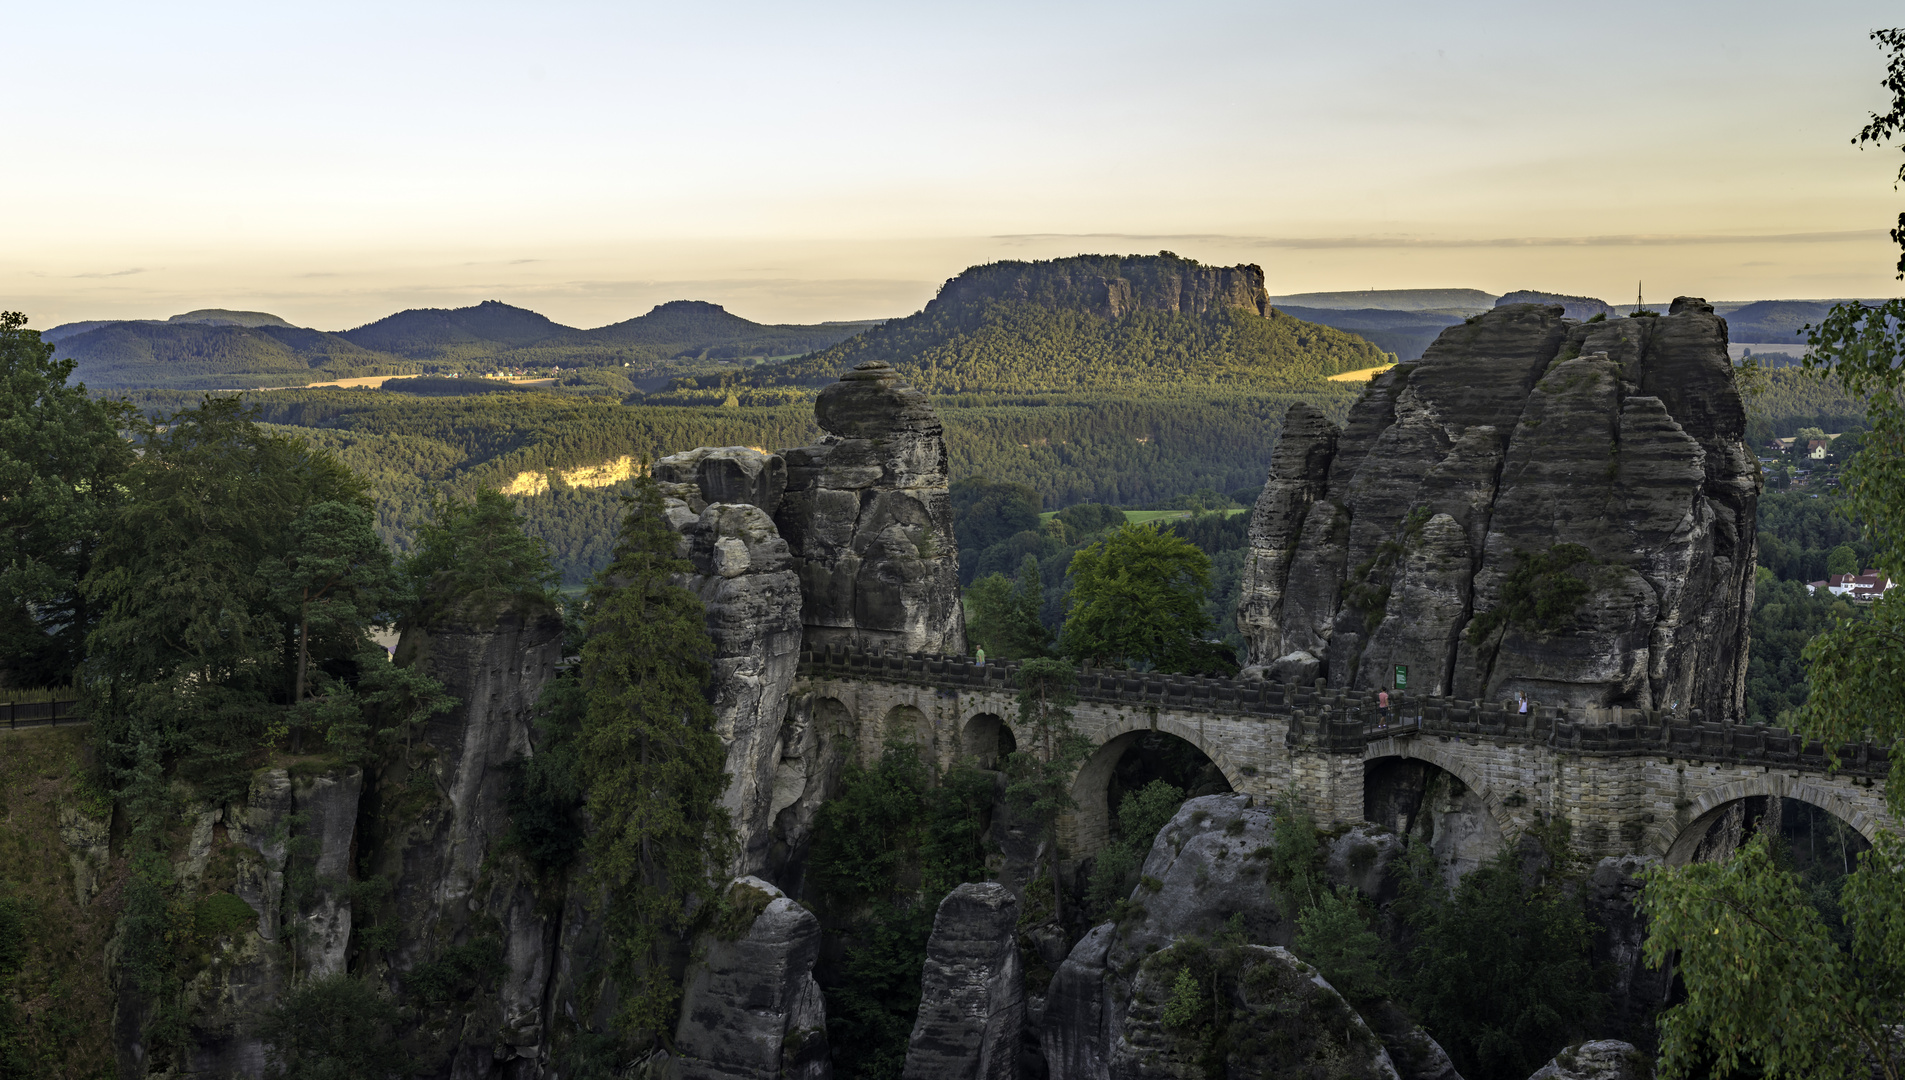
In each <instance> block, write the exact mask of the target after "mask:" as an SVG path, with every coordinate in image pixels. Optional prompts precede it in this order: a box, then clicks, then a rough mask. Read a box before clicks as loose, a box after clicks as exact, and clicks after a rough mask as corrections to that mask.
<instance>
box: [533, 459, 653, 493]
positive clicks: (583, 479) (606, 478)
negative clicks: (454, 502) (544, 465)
mask: <svg viewBox="0 0 1905 1080" xmlns="http://www.w3.org/2000/svg"><path fill="white" fill-rule="evenodd" d="M553 471H554V472H555V473H556V475H558V476H560V477H562V482H563V483H565V484H567V485H569V486H570V487H580V488H597V487H608V486H609V485H610V484H619V483H621V482H622V481H624V480H627V479H630V478H632V477H633V476H634V475H635V473H636V465H635V458H634V456H633V455H630V454H623V455H622V456H621V457H619V458H616V459H615V460H614V461H605V462H603V463H602V464H600V465H578V466H577V467H575V468H573V469H559V470H553ZM548 490H549V473H548V472H519V473H517V474H516V478H515V479H514V480H511V481H510V482H509V484H508V486H506V487H504V488H503V494H505V495H541V494H543V493H544V492H546V491H548Z"/></svg>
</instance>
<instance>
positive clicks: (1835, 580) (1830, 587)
mask: <svg viewBox="0 0 1905 1080" xmlns="http://www.w3.org/2000/svg"><path fill="white" fill-rule="evenodd" d="M1891 587H1892V579H1891V578H1888V577H1885V576H1884V575H1882V574H1880V573H1879V572H1878V571H1877V570H1867V571H1866V572H1865V573H1863V574H1833V575H1831V576H1830V577H1828V578H1826V580H1824V581H1812V582H1808V583H1807V584H1806V591H1807V592H1810V593H1817V592H1818V591H1819V590H1820V589H1824V590H1826V591H1827V592H1829V593H1831V594H1832V595H1834V596H1843V597H1846V598H1847V599H1849V600H1851V601H1853V602H1854V603H1859V604H1869V603H1871V602H1873V601H1874V600H1877V599H1878V598H1879V597H1881V596H1884V595H1885V593H1886V591H1887V590H1889V589H1891Z"/></svg>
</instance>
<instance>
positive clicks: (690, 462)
mask: <svg viewBox="0 0 1905 1080" xmlns="http://www.w3.org/2000/svg"><path fill="white" fill-rule="evenodd" d="M655 479H656V480H658V481H660V482H662V483H664V484H692V485H694V487H695V489H696V490H697V491H699V492H700V494H701V501H702V502H708V503H747V504H748V505H750V506H758V507H760V508H761V509H762V510H765V511H767V513H768V514H769V515H772V514H773V513H774V508H775V507H777V506H779V505H780V501H781V494H782V493H783V492H785V491H786V490H787V459H785V458H783V457H781V456H780V455H779V454H769V453H764V452H762V451H760V450H756V449H754V448H753V447H751V446H700V447H696V448H695V449H693V450H688V451H685V452H683V453H679V454H670V455H668V456H667V457H665V458H662V459H661V460H660V461H657V462H655ZM698 512H699V511H698V510H697V513H698Z"/></svg>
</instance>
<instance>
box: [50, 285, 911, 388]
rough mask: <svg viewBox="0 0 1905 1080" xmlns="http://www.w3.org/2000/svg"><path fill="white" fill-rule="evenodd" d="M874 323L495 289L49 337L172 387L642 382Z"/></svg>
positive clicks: (87, 371)
mask: <svg viewBox="0 0 1905 1080" xmlns="http://www.w3.org/2000/svg"><path fill="white" fill-rule="evenodd" d="M873 325H876V324H875V323H872V322H834V323H820V324H818V325H813V326H795V325H768V324H763V323H757V322H753V321H751V320H749V319H744V318H742V317H741V316H739V315H735V314H732V313H730V312H728V311H727V310H725V309H724V308H722V307H721V306H720V305H718V304H710V303H706V302H703V301H699V300H675V301H670V302H668V303H666V304H662V305H660V306H658V307H656V308H655V309H654V310H652V311H650V312H648V313H647V314H645V315H641V316H637V317H636V318H633V319H627V320H624V321H622V322H617V323H612V324H610V325H608V326H602V327H597V328H595V329H592V330H578V329H576V328H575V327H571V326H564V325H562V324H561V323H558V322H555V321H554V320H552V319H549V318H548V317H546V316H543V315H540V314H538V313H536V312H534V311H529V310H527V309H525V308H519V307H513V306H511V305H509V304H504V303H500V302H498V301H495V300H488V301H485V302H483V303H481V304H476V305H473V306H471V307H465V308H414V309H411V310H408V311H400V312H398V313H396V314H395V315H389V316H386V317H384V318H382V319H378V320H376V321H375V322H371V323H367V324H365V325H363V326H360V327H357V328H356V329H353V330H345V331H342V332H338V333H333V332H328V331H323V330H310V329H305V328H303V327H297V326H293V325H291V324H290V323H289V322H286V321H285V320H284V319H281V318H279V317H278V316H276V315H270V314H266V313H264V312H255V311H222V310H204V311H195V312H188V313H187V314H184V315H175V316H173V317H172V318H171V319H168V320H157V319H130V320H116V321H94V322H80V323H68V324H66V325H63V326H57V327H54V328H53V329H51V330H49V331H47V332H46V333H45V335H44V337H45V340H47V341H51V342H53V343H55V344H56V345H57V346H58V347H59V354H60V355H61V356H62V357H70V358H72V359H73V360H75V361H77V363H78V365H79V367H78V370H77V371H76V373H75V376H76V377H77V378H78V379H79V380H81V381H83V382H85V383H86V384H87V385H88V386H92V387H95V388H102V389H104V388H111V389H120V388H144V387H150V388H161V389H174V390H211V389H243V388H252V387H267V386H299V385H303V384H305V383H309V382H323V381H328V380H332V379H340V378H350V377H354V376H366V375H393V374H418V373H425V374H438V375H458V374H463V373H466V372H482V371H489V370H494V369H498V368H510V369H548V368H552V367H561V368H565V369H574V368H611V367H612V368H615V369H617V371H618V372H620V373H621V374H623V375H626V376H627V377H628V378H629V379H630V380H631V381H632V382H634V383H635V384H636V385H638V386H645V387H650V388H652V387H654V386H659V385H661V384H662V383H665V382H667V381H668V380H669V379H671V378H675V377H678V376H682V375H695V374H700V373H703V372H719V371H722V370H730V369H735V368H739V367H741V366H743V365H745V364H749V363H758V362H761V361H764V360H768V359H772V358H776V357H790V356H798V355H800V354H802V353H809V352H813V351H814V350H816V349H824V348H826V347H828V346H829V345H833V344H835V343H836V342H838V341H840V340H841V339H843V338H846V337H849V336H851V335H853V334H857V333H859V332H860V331H862V330H865V329H866V328H868V327H869V326H873Z"/></svg>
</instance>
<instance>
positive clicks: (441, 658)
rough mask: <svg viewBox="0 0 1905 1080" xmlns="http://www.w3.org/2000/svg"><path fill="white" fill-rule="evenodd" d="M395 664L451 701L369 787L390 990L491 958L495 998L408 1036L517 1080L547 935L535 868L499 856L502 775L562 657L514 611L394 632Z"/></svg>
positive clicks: (553, 633)
mask: <svg viewBox="0 0 1905 1080" xmlns="http://www.w3.org/2000/svg"><path fill="white" fill-rule="evenodd" d="M397 657H398V660H399V662H408V663H413V664H416V665H419V666H420V667H421V668H422V670H423V671H424V672H425V673H426V674H429V675H431V676H433V677H434V678H436V679H437V680H438V681H439V682H441V683H442V684H443V686H444V688H445V689H446V690H448V691H449V692H450V694H452V695H453V696H454V697H455V698H456V699H457V701H458V705H457V706H456V707H455V708H453V709H452V710H450V711H449V712H447V713H443V714H440V715H438V716H435V717H432V718H431V719H430V720H428V721H427V722H426V723H425V724H424V725H423V730H422V732H421V745H418V746H414V747H412V748H411V750H410V751H409V752H408V753H406V754H405V755H403V756H402V757H401V758H400V759H399V760H398V761H396V762H394V763H392V764H391V765H389V766H388V767H387V768H386V769H384V770H383V773H382V775H380V776H379V778H378V785H379V788H380V806H379V809H380V811H381V812H380V813H379V814H377V815H376V817H375V819H374V820H375V823H376V829H377V835H375V836H374V837H372V838H370V839H371V841H372V842H371V844H370V847H371V850H372V852H373V861H374V865H373V866H372V867H371V869H372V871H373V872H374V873H377V874H380V875H382V876H384V877H386V878H387V879H388V880H389V881H390V882H391V911H390V913H389V914H388V915H387V917H388V918H389V919H390V920H391V922H392V923H393V924H394V925H395V926H397V927H398V928H399V931H398V938H397V942H396V944H395V946H394V947H393V948H392V949H391V950H390V951H389V953H388V955H387V956H385V957H383V958H382V959H383V961H384V963H385V964H386V965H387V971H388V979H389V981H390V982H392V983H393V984H395V985H396V986H397V987H398V988H401V987H402V986H403V985H404V984H405V980H406V979H408V978H409V977H410V976H411V975H412V974H413V973H415V972H416V971H417V970H418V969H419V968H420V967H421V966H423V965H426V964H430V963H432V962H434V961H439V960H441V959H442V958H443V957H444V956H445V954H446V953H447V952H448V950H450V949H452V948H457V947H463V948H471V947H477V948H482V949H485V950H486V951H488V952H490V953H491V954H493V955H496V954H499V955H500V957H501V960H502V964H501V967H502V973H501V975H500V977H499V978H498V979H497V980H496V985H495V993H494V994H493V995H490V994H479V995H476V996H475V997H474V998H472V999H471V1000H470V1002H469V1003H468V1004H467V1006H466V1005H464V1004H462V1003H460V1002H449V1003H444V1004H442V1005H440V1006H438V1007H436V1008H434V1009H432V1010H430V1012H431V1013H433V1014H435V1015H430V1016H429V1022H427V1023H421V1024H419V1025H417V1027H416V1028H415V1029H414V1030H413V1032H412V1034H411V1038H412V1039H413V1040H416V1047H415V1050H416V1052H419V1053H421V1054H423V1055H424V1056H426V1057H428V1058H429V1059H432V1060H449V1061H452V1062H454V1063H455V1064H454V1068H455V1070H456V1071H457V1073H458V1074H459V1075H466V1076H486V1075H518V1074H521V1075H527V1073H528V1072H532V1071H533V1070H534V1068H535V1067H536V1062H537V1059H538V1057H539V1056H540V1053H541V1049H542V1042H543V1038H544V1027H545V1022H544V1017H543V1016H542V1006H543V993H544V990H545V988H546V987H547V986H548V983H549V976H550V966H551V963H552V961H553V958H554V940H553V938H554V934H553V931H554V927H553V925H552V924H551V920H550V919H549V917H548V913H547V911H546V910H544V907H543V905H541V904H539V903H538V899H537V896H536V893H535V889H534V882H535V875H534V872H533V870H532V869H531V868H530V867H529V866H528V865H527V864H526V863H524V862H523V860H522V857H521V856H520V855H518V854H516V853H513V852H510V851H508V850H506V849H505V847H504V845H503V839H504V837H505V835H506V834H507V833H508V830H509V812H508V808H507V804H506V802H505V799H506V796H507V794H508V790H509V785H510V780H511V773H510V771H509V769H508V768H507V766H508V763H509V762H511V761H513V760H515V759H517V758H521V757H526V756H529V755H530V754H532V753H533V752H534V748H533V745H532V740H531V735H532V730H531V716H532V713H533V710H534V709H535V706H536V702H537V699H538V698H539V697H540V696H541V694H542V688H543V686H544V684H545V683H547V682H548V681H549V680H550V679H551V678H553V677H554V676H555V673H556V665H557V664H558V663H559V662H560V661H561V659H562V619H561V616H560V615H559V614H558V613H557V612H556V611H555V610H554V609H553V608H551V607H547V606H545V605H542V604H540V603H526V602H520V601H519V602H513V603H511V604H510V605H509V606H507V607H506V608H505V609H504V610H502V611H501V612H500V613H498V614H495V615H493V616H484V617H481V618H478V617H473V615H471V614H467V613H466V614H464V615H458V614H456V613H454V612H451V613H446V614H445V615H444V616H443V617H442V618H441V619H439V620H438V621H436V622H434V623H432V624H430V625H427V626H423V625H420V626H412V627H408V628H406V629H405V631H404V635H403V638H402V640H401V641H400V642H399V643H398V646H397Z"/></svg>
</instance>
